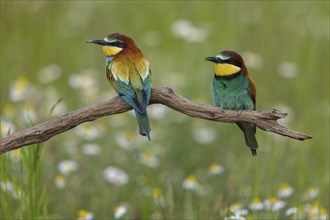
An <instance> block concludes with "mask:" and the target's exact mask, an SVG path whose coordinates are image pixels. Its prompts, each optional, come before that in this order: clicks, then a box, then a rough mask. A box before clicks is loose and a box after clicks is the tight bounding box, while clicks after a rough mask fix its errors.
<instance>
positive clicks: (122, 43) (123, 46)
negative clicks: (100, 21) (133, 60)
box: [108, 41, 127, 48]
mask: <svg viewBox="0 0 330 220" xmlns="http://www.w3.org/2000/svg"><path fill="white" fill-rule="evenodd" d="M108 45H111V46H114V47H120V48H125V47H127V44H126V43H125V42H121V41H115V42H111V43H108Z"/></svg>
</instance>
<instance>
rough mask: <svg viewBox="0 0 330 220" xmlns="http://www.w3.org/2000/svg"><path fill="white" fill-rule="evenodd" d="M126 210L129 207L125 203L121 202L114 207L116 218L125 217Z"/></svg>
mask: <svg viewBox="0 0 330 220" xmlns="http://www.w3.org/2000/svg"><path fill="white" fill-rule="evenodd" d="M126 212H127V207H126V205H124V204H121V205H119V206H116V207H115V208H114V216H115V218H116V219H119V218H121V217H123V216H124V215H125V213H126Z"/></svg>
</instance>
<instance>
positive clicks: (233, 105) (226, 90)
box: [205, 50, 258, 155]
mask: <svg viewBox="0 0 330 220" xmlns="http://www.w3.org/2000/svg"><path fill="white" fill-rule="evenodd" d="M205 59H206V60H207V61H211V62H214V63H215V65H214V70H215V74H214V78H213V81H212V84H211V90H212V99H213V104H214V105H216V106H219V107H220V108H223V109H235V110H238V111H240V110H243V109H247V110H255V105H256V87H255V85H254V83H253V80H252V78H251V76H250V75H249V73H248V71H247V68H246V66H245V64H244V61H243V58H242V57H241V56H240V55H239V54H238V53H236V52H235V51H228V50H225V51H222V52H220V53H219V54H218V55H217V56H214V57H206V58H205ZM236 124H237V125H238V126H239V128H240V129H241V130H242V131H243V133H244V137H245V142H246V145H247V146H248V147H249V148H250V149H251V152H252V155H256V154H257V148H258V142H257V140H256V137H255V133H256V125H255V124H252V123H249V122H237V123H236Z"/></svg>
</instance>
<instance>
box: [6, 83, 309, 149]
mask: <svg viewBox="0 0 330 220" xmlns="http://www.w3.org/2000/svg"><path fill="white" fill-rule="evenodd" d="M150 104H163V105H166V106H168V107H169V108H172V109H173V110H175V111H178V112H181V113H183V114H185V115H188V116H191V117H195V118H201V119H206V120H211V121H220V122H226V123H232V122H237V121H247V122H252V123H254V124H256V125H257V126H258V127H259V128H260V129H262V130H265V131H269V132H273V133H277V134H280V135H283V136H287V137H290V138H294V139H298V140H305V139H309V138H312V137H311V136H309V135H307V134H304V133H301V132H296V131H291V130H289V129H287V128H286V127H284V126H282V125H280V124H278V123H277V120H278V119H280V118H284V117H285V116H286V115H287V114H286V113H284V112H281V111H279V110H277V109H273V110H270V111H245V110H244V111H241V112H238V111H234V110H224V109H220V108H218V107H215V106H212V105H207V104H199V103H195V102H192V101H190V100H188V99H186V98H185V97H182V96H180V95H178V94H177V93H175V92H174V91H173V89H171V88H168V87H159V88H155V89H152V95H151V100H150ZM130 109H131V107H130V106H129V105H127V104H126V103H125V102H124V101H122V99H121V98H120V97H118V96H116V97H114V98H112V99H111V100H109V101H107V102H104V103H100V104H95V105H91V106H87V107H85V108H81V109H78V110H75V111H72V112H69V113H66V114H63V115H61V116H58V117H56V118H53V119H51V120H49V121H47V122H44V123H41V124H38V125H35V126H33V127H31V128H27V129H25V130H22V131H18V132H16V133H14V134H12V135H10V136H7V137H4V138H1V139H0V154H2V153H5V152H8V151H11V150H14V149H17V148H20V147H23V146H26V145H30V144H36V143H41V142H44V141H46V140H48V139H49V138H51V137H53V136H55V135H57V134H60V133H62V132H65V131H67V130H70V129H72V128H74V127H76V126H77V125H79V124H82V123H84V122H88V121H94V120H95V119H98V118H101V117H104V116H107V115H114V114H118V113H123V112H126V111H128V110H130Z"/></svg>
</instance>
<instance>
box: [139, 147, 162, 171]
mask: <svg viewBox="0 0 330 220" xmlns="http://www.w3.org/2000/svg"><path fill="white" fill-rule="evenodd" d="M140 162H141V163H142V164H145V165H147V166H148V167H152V168H155V167H157V166H158V165H159V159H158V158H157V157H156V156H155V155H154V154H153V153H152V152H150V151H146V152H143V153H141V154H140Z"/></svg>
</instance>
